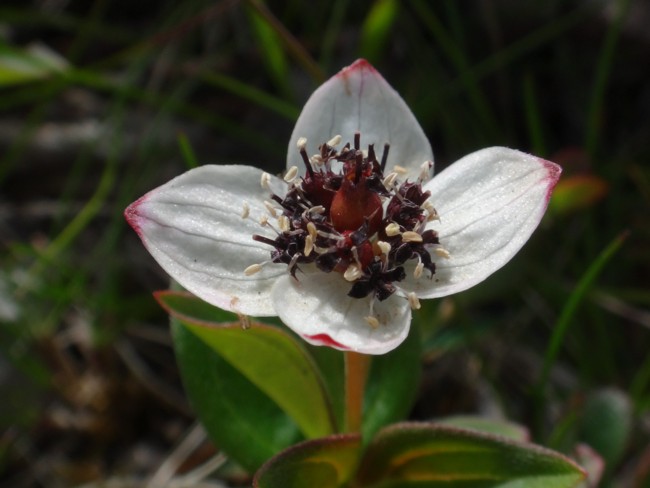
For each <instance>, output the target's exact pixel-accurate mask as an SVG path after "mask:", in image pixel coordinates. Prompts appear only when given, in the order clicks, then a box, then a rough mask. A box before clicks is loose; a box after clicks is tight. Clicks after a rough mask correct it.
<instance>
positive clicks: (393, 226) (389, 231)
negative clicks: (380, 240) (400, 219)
mask: <svg viewBox="0 0 650 488" xmlns="http://www.w3.org/2000/svg"><path fill="white" fill-rule="evenodd" d="M399 234H401V231H400V228H399V224H397V223H395V222H391V223H390V224H388V225H387V226H386V235H387V236H388V237H393V236H397V235H399Z"/></svg>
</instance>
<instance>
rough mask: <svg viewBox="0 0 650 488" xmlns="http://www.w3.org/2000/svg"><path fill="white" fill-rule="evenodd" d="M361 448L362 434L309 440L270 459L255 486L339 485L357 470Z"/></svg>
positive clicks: (332, 487)
mask: <svg viewBox="0 0 650 488" xmlns="http://www.w3.org/2000/svg"><path fill="white" fill-rule="evenodd" d="M360 451H361V438H360V436H359V435H358V434H341V435H334V436H330V437H326V438H323V439H316V440H311V441H306V442H303V443H301V444H298V445H295V446H293V447H291V448H289V449H287V450H286V451H284V452H282V453H280V454H278V455H277V456H276V457H274V458H273V459H270V460H269V462H267V463H266V464H265V465H264V466H262V468H261V469H260V470H259V471H258V472H257V474H256V475H255V479H254V480H253V487H254V488H305V487H314V488H316V487H318V488H338V487H341V486H343V485H344V484H345V483H346V482H347V481H348V480H349V479H350V478H351V477H352V475H353V474H354V470H355V468H356V466H357V460H358V458H359V454H360Z"/></svg>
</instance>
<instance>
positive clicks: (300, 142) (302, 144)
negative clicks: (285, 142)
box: [296, 137, 307, 150]
mask: <svg viewBox="0 0 650 488" xmlns="http://www.w3.org/2000/svg"><path fill="white" fill-rule="evenodd" d="M296 146H298V149H300V150H302V149H305V146H307V138H306V137H299V138H298V141H296Z"/></svg>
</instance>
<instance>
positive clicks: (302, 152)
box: [300, 138, 314, 178]
mask: <svg viewBox="0 0 650 488" xmlns="http://www.w3.org/2000/svg"><path fill="white" fill-rule="evenodd" d="M303 139H304V138H303ZM306 141H307V139H305V142H306ZM300 157H301V158H302V162H303V164H304V165H305V168H306V169H307V173H309V176H311V177H312V178H313V177H314V168H312V166H311V162H310V161H309V156H307V150H306V149H305V148H304V147H302V148H300Z"/></svg>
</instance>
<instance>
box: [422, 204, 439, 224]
mask: <svg viewBox="0 0 650 488" xmlns="http://www.w3.org/2000/svg"><path fill="white" fill-rule="evenodd" d="M421 207H422V208H423V209H424V210H426V211H427V213H428V214H429V215H428V216H427V222H432V221H434V220H440V216H439V215H438V211H437V210H436V209H435V208H434V207H433V204H432V203H431V202H430V201H429V200H426V201H425V202H424V203H423V204H422V205H421Z"/></svg>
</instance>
